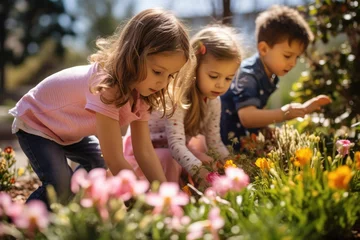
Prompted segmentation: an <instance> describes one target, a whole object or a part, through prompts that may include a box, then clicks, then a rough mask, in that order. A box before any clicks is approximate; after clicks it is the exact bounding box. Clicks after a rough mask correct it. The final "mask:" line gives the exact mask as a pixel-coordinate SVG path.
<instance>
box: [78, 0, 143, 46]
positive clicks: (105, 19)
mask: <svg viewBox="0 0 360 240" xmlns="http://www.w3.org/2000/svg"><path fill="white" fill-rule="evenodd" d="M135 3H136V2H135V1H132V0H122V1H116V0H102V1H98V0H77V1H76V4H77V6H79V7H78V8H77V10H76V11H77V15H78V16H79V18H81V19H82V20H83V21H84V22H88V25H89V26H88V28H89V29H90V30H89V31H88V32H86V34H85V36H84V37H85V38H86V43H87V48H88V50H89V51H90V52H93V51H94V48H95V42H96V39H97V38H99V37H107V36H109V35H112V34H113V33H114V30H115V29H116V28H117V27H118V26H119V24H120V23H121V20H123V19H126V18H130V17H132V16H133V15H134V14H135V13H134V4H135ZM116 4H119V5H120V4H121V6H120V7H121V9H122V10H123V14H119V13H116V12H115V10H116V9H118V8H117V6H116ZM80 6H81V7H80Z"/></svg>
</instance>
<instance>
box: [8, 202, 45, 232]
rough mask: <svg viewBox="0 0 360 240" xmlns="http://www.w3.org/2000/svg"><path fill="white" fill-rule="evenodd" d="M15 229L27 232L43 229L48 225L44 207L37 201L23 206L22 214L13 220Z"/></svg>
mask: <svg viewBox="0 0 360 240" xmlns="http://www.w3.org/2000/svg"><path fill="white" fill-rule="evenodd" d="M13 221H14V224H15V226H16V227H18V228H21V229H26V230H28V231H29V232H34V231H35V230H37V229H39V230H42V229H45V228H47V226H48V225H49V223H50V220H49V212H48V211H47V208H46V205H45V204H44V203H43V202H42V201H39V200H32V201H30V202H29V203H28V204H27V205H25V207H24V210H23V212H22V214H19V215H18V216H16V217H14V218H13Z"/></svg>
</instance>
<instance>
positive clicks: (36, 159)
mask: <svg viewBox="0 0 360 240" xmlns="http://www.w3.org/2000/svg"><path fill="white" fill-rule="evenodd" d="M16 135H17V137H18V139H19V143H20V146H21V148H22V150H23V151H24V153H25V154H26V156H27V157H28V158H29V162H30V165H31V167H32V168H33V169H34V172H35V173H36V174H37V176H38V177H39V179H40V181H41V182H42V186H40V187H39V188H38V189H37V190H35V191H34V192H33V193H32V194H31V195H30V197H29V198H28V199H27V202H29V201H30V200H33V199H38V200H42V201H44V202H45V203H46V204H47V206H49V202H48V198H47V192H46V187H47V186H48V185H52V186H53V187H54V189H55V192H56V194H57V200H58V201H59V202H60V203H62V204H66V203H68V202H69V201H70V200H71V198H72V196H73V194H72V192H71V190H70V183H71V177H72V174H73V170H72V169H71V168H70V166H69V165H68V163H67V158H69V159H70V160H72V161H74V162H77V163H79V164H80V165H81V166H82V167H84V168H85V169H86V170H87V171H90V170H91V169H93V168H106V165H105V161H104V159H103V158H102V156H101V150H100V145H99V140H98V139H97V138H96V137H95V136H89V137H85V138H83V139H82V140H81V141H80V142H78V143H74V144H71V145H67V146H63V145H60V144H58V143H56V142H54V141H51V140H49V139H46V138H43V137H40V136H36V135H33V134H29V133H26V132H24V131H22V130H19V131H18V132H17V133H16Z"/></svg>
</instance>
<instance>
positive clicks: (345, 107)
mask: <svg viewBox="0 0 360 240" xmlns="http://www.w3.org/2000/svg"><path fill="white" fill-rule="evenodd" d="M359 4H360V3H359V1H357V0H342V1H339V0H323V1H320V0H317V1H315V3H313V4H310V5H308V6H307V7H305V8H304V9H302V10H303V11H304V13H305V14H306V15H307V18H308V22H309V24H310V26H311V29H312V31H313V32H314V35H315V40H316V41H317V42H315V44H314V45H313V49H311V50H312V51H309V52H310V53H309V54H308V55H307V57H306V61H307V63H308V66H309V71H308V72H305V73H304V74H302V76H301V77H300V79H299V80H298V82H296V83H295V84H294V85H293V90H294V92H293V97H294V99H295V100H296V101H298V102H304V101H306V100H308V99H310V98H312V97H314V96H316V95H319V94H326V95H328V96H330V97H331V98H332V100H333V103H332V104H330V105H329V106H328V107H326V108H325V109H324V118H323V120H325V119H328V121H329V122H330V124H331V126H333V127H336V128H337V127H338V126H339V125H345V126H350V125H351V124H353V123H354V122H356V121H358V120H359V116H360V6H359ZM335 37H337V38H343V39H345V41H343V42H342V43H341V44H340V46H339V47H337V48H336V49H335V50H328V49H329V46H328V42H329V40H333V39H334V38H335ZM319 42H322V43H323V44H325V47H328V48H327V51H326V52H324V53H319V51H315V48H316V49H319V44H318V43H319ZM320 124H321V123H320Z"/></svg>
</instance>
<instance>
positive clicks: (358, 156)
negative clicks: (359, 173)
mask: <svg viewBox="0 0 360 240" xmlns="http://www.w3.org/2000/svg"><path fill="white" fill-rule="evenodd" d="M355 162H356V168H357V169H359V170H360V152H359V151H357V152H356V153H355Z"/></svg>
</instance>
